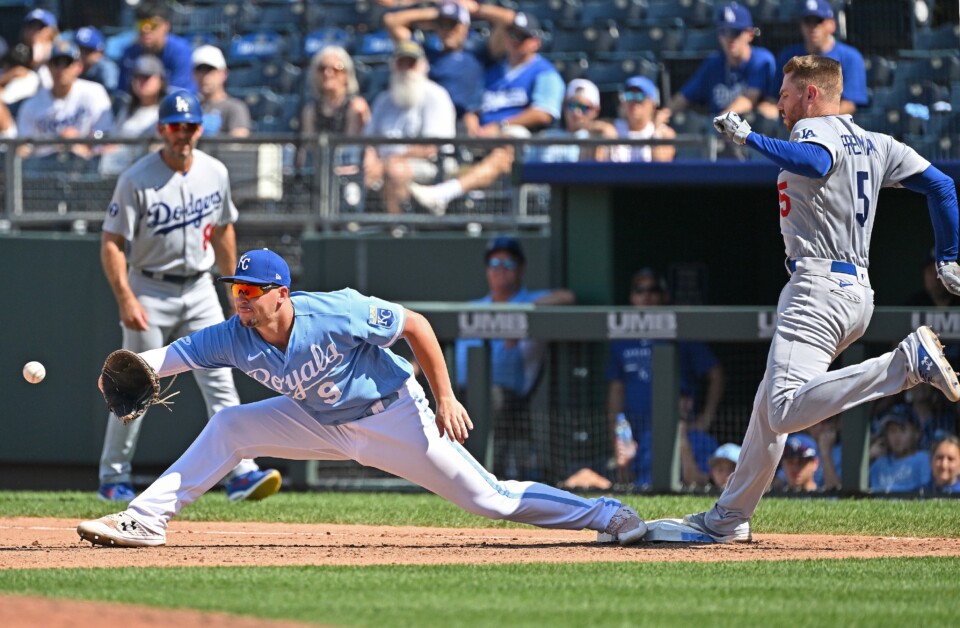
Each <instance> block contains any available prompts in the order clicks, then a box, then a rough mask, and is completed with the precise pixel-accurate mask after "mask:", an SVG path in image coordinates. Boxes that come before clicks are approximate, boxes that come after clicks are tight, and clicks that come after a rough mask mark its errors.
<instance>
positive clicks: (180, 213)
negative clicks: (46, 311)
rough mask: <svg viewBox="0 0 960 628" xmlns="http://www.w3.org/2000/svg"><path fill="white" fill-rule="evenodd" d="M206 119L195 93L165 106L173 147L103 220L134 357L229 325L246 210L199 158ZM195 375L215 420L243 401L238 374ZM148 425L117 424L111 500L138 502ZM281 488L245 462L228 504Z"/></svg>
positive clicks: (146, 160)
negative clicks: (241, 216)
mask: <svg viewBox="0 0 960 628" xmlns="http://www.w3.org/2000/svg"><path fill="white" fill-rule="evenodd" d="M202 115H203V113H202V111H201V109H200V103H199V102H198V101H197V99H196V97H195V96H193V95H192V94H190V93H188V92H183V91H181V92H175V93H173V94H170V95H169V96H167V97H166V98H164V99H163V100H162V101H161V102H160V108H159V123H158V124H157V133H158V134H159V135H160V137H161V138H162V139H163V142H164V146H163V148H161V149H160V150H159V151H157V152H154V153H151V154H149V155H147V156H145V157H143V158H142V159H140V160H138V161H137V162H136V163H134V164H133V165H132V166H131V167H130V168H129V169H128V170H127V171H126V172H124V173H123V174H122V175H121V176H120V179H119V181H118V182H117V188H116V190H115V191H114V194H113V200H112V201H111V202H110V207H109V209H108V210H107V217H106V219H105V220H104V221H103V236H102V239H101V249H100V258H101V262H102V263H103V270H104V273H105V274H106V277H107V281H108V282H109V283H110V286H111V288H112V289H113V293H114V296H115V297H116V299H117V305H118V306H119V309H120V321H121V324H122V327H123V346H124V347H125V348H127V349H130V350H132V351H137V352H139V351H146V350H147V349H157V348H159V347H162V346H163V345H164V344H165V343H167V342H169V341H170V339H171V338H178V337H180V336H182V335H185V334H189V333H192V332H194V331H197V330H200V329H203V328H204V327H206V326H208V325H213V324H215V323H219V322H221V321H223V320H224V317H223V310H222V308H221V306H220V301H219V299H218V297H217V291H216V287H215V285H214V283H213V278H212V277H211V275H210V270H211V269H212V268H213V265H214V262H216V263H217V266H218V268H219V269H220V273H221V274H229V273H230V272H231V271H232V270H233V266H234V263H235V262H236V235H235V233H234V229H233V223H234V222H235V221H236V220H237V208H236V207H235V206H234V204H233V200H232V199H231V197H230V181H229V177H228V175H227V169H226V167H224V165H223V164H222V163H220V162H219V161H217V160H216V159H214V158H213V157H210V156H209V155H207V154H205V153H203V152H201V151H198V150H195V147H196V143H197V140H198V139H199V138H200V135H201V134H202V133H203V127H202V126H201V120H202ZM128 266H129V268H128ZM194 375H195V377H196V379H197V384H198V385H199V386H200V391H201V393H202V394H203V399H204V402H205V403H206V406H207V412H208V414H209V415H210V416H213V415H214V414H215V413H216V412H217V411H219V410H221V409H223V408H227V407H230V406H235V405H237V404H239V403H240V398H239V396H238V395H237V390H236V388H235V387H234V384H233V375H232V374H231V373H230V370H229V369H226V368H223V369H217V370H209V371H198V372H197V373H195V374H194ZM111 416H112V415H111ZM140 426H141V423H140V421H135V422H132V423H130V424H129V425H123V424H121V423H120V422H119V421H116V420H113V419H108V421H107V433H106V436H105V437H104V441H103V453H102V454H101V458H100V491H99V495H100V497H101V498H102V499H105V500H108V501H130V500H131V499H132V498H133V497H134V492H133V487H132V484H131V477H130V474H131V461H132V460H133V455H134V451H135V449H136V445H137V437H138V436H139V434H140ZM218 479H219V478H218ZM280 483H281V478H280V474H279V473H278V472H277V471H273V470H271V471H261V470H260V469H259V468H258V467H257V465H256V463H255V462H253V461H252V460H249V459H244V460H239V461H237V465H236V468H235V469H233V472H232V474H231V476H230V481H229V482H228V484H227V496H228V497H229V498H230V500H231V501H236V500H241V499H262V498H264V497H267V496H269V495H272V494H273V493H276V492H277V491H278V490H279V488H280Z"/></svg>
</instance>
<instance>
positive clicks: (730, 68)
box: [657, 2, 779, 123]
mask: <svg viewBox="0 0 960 628" xmlns="http://www.w3.org/2000/svg"><path fill="white" fill-rule="evenodd" d="M756 36H757V29H755V28H754V26H753V17H752V16H751V15H750V12H749V11H748V10H747V9H746V7H743V6H741V5H739V4H737V3H736V2H733V3H730V4H727V5H726V6H724V7H723V9H722V10H721V11H720V14H719V17H718V19H717V38H718V39H719V41H720V47H721V48H722V51H721V52H716V53H714V54H712V55H710V56H709V57H708V58H707V59H706V60H705V61H704V62H703V64H702V65H701V66H700V67H699V68H698V69H697V71H696V73H695V74H694V75H693V76H692V77H691V78H690V80H689V81H687V83H686V84H685V85H684V86H683V87H682V88H681V89H680V91H679V92H678V93H676V94H674V95H673V97H672V98H671V99H670V102H669V104H668V105H667V106H666V107H664V108H662V109H661V110H660V111H658V112H657V120H658V121H659V122H663V123H665V122H666V121H667V120H668V119H669V117H670V115H671V114H672V113H673V112H674V111H682V110H684V109H687V108H688V107H690V106H694V105H695V106H698V107H701V108H704V109H706V112H707V113H709V114H710V115H711V116H716V115H719V114H721V113H725V112H727V111H733V112H736V113H738V114H741V115H743V114H745V113H747V112H749V111H753V110H754V109H757V108H758V105H759V104H760V103H761V102H762V100H763V99H764V98H768V97H769V95H771V94H774V93H776V92H777V91H778V89H779V84H778V83H775V80H776V67H775V66H776V60H775V59H774V56H773V53H772V52H770V51H769V50H767V49H766V48H761V47H759V46H753V45H752V42H753V40H754V38H755V37H756ZM758 111H759V109H758Z"/></svg>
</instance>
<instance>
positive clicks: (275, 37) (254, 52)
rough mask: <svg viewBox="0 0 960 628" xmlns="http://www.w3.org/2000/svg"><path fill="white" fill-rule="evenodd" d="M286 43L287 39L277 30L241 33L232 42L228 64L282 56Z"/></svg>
mask: <svg viewBox="0 0 960 628" xmlns="http://www.w3.org/2000/svg"><path fill="white" fill-rule="evenodd" d="M286 44H287V40H285V39H284V38H283V36H281V35H280V33H277V32H275V31H261V32H255V33H247V34H245V35H239V36H237V37H234V38H233V41H231V42H230V51H229V54H228V56H227V64H228V65H229V66H230V67H233V65H234V64H236V63H244V62H249V61H253V60H258V59H259V60H262V59H279V58H282V56H283V55H284V53H285V52H286Z"/></svg>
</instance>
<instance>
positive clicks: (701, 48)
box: [683, 26, 720, 52]
mask: <svg viewBox="0 0 960 628" xmlns="http://www.w3.org/2000/svg"><path fill="white" fill-rule="evenodd" d="M719 49H720V42H719V41H718V40H717V29H716V28H714V27H712V26H711V27H709V28H697V29H689V28H688V29H687V30H686V32H685V33H684V34H683V51H684V52H714V51H716V50H719Z"/></svg>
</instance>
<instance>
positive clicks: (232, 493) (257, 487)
mask: <svg viewBox="0 0 960 628" xmlns="http://www.w3.org/2000/svg"><path fill="white" fill-rule="evenodd" d="M281 484H283V478H281V477H280V472H279V471H277V470H276V469H267V470H266V471H261V470H260V469H257V470H256V471H248V472H246V473H244V474H243V475H238V476H237V477H235V478H233V479H232V480H230V481H229V482H227V499H229V500H230V501H232V502H238V501H240V500H247V501H251V502H255V501H258V500H261V499H266V498H268V497H270V496H271V495H273V494H275V493H276V492H277V491H279V490H280V485H281Z"/></svg>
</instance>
